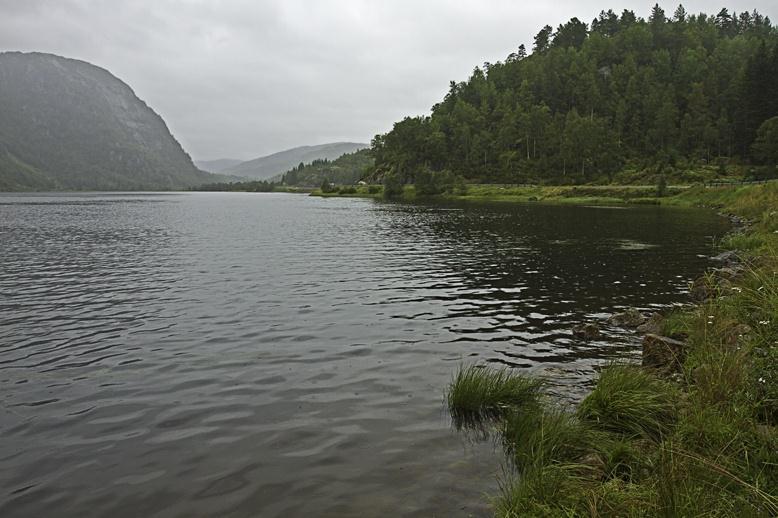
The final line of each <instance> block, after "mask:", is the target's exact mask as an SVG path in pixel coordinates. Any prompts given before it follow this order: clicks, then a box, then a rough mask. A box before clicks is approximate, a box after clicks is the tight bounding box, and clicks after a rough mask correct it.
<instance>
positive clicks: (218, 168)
mask: <svg viewBox="0 0 778 518" xmlns="http://www.w3.org/2000/svg"><path fill="white" fill-rule="evenodd" d="M242 162H243V160H238V159H237V158H217V159H216V160H195V161H194V164H195V165H196V166H197V167H199V168H200V169H202V170H203V171H208V172H209V173H221V172H223V171H226V170H227V169H229V168H231V167H235V166H236V165H238V164H240V163H242Z"/></svg>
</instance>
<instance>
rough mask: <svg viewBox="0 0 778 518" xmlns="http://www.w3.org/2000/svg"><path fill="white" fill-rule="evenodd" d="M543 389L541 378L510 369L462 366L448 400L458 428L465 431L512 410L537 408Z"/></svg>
mask: <svg viewBox="0 0 778 518" xmlns="http://www.w3.org/2000/svg"><path fill="white" fill-rule="evenodd" d="M542 385H543V383H542V381H541V380H539V379H537V378H532V377H529V376H526V375H524V374H521V373H518V372H516V371H511V370H509V369H507V368H504V369H490V368H486V367H481V366H478V365H468V366H461V367H460V368H459V370H458V371H457V372H456V374H455V375H454V379H453V380H452V382H451V385H450V386H449V390H448V393H447V395H446V400H447V403H448V408H449V411H450V413H451V416H452V417H453V419H454V422H455V424H456V425H457V426H458V427H461V426H463V425H465V424H467V423H471V422H478V421H481V420H484V419H493V418H497V417H500V416H503V415H504V414H505V412H507V411H508V410H510V409H514V408H525V407H530V406H533V405H536V404H537V403H538V398H539V396H540V389H541V387H542Z"/></svg>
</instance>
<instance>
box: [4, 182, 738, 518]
mask: <svg viewBox="0 0 778 518" xmlns="http://www.w3.org/2000/svg"><path fill="white" fill-rule="evenodd" d="M727 229H728V226H727V222H726V221H725V220H723V219H722V218H719V217H718V216H716V215H714V214H713V213H711V212H708V211H698V210H685V209H684V210H682V209H667V208H660V207H653V206H649V207H635V208H628V209H624V210H609V209H605V208H598V207H572V206H545V205H538V204H515V205H514V204H503V203H496V204H489V203H476V204H474V203H453V202H452V203H440V204H426V205H425V204H415V205H409V204H392V203H381V202H376V201H373V200H365V199H349V198H331V199H322V198H314V197H308V196H302V195H293V194H245V193H184V194H174V193H162V194H135V193H133V194H122V193H114V194H111V193H90V194H55V195H40V194H38V195H33V194H29V195H0V432H1V433H2V437H3V440H2V442H0V460H1V461H2V466H3V470H2V471H0V515H2V516H32V515H38V516H41V515H45V516H105V515H111V516H114V517H121V516H214V515H219V516H263V517H264V516H300V515H306V514H308V515H312V516H383V515H386V514H394V515H409V516H413V515H416V516H430V515H433V514H437V515H440V516H467V515H475V516H482V515H488V514H489V512H488V507H487V505H486V503H485V501H484V499H483V495H484V494H485V493H494V492H495V490H496V487H497V483H496V476H497V474H499V472H500V462H501V461H502V458H503V457H502V452H501V450H500V449H499V448H497V449H495V448H493V446H492V444H491V443H489V442H484V443H471V442H469V441H468V440H467V438H465V437H463V436H462V435H460V434H457V433H456V432H454V431H452V429H451V426H450V421H449V418H448V416H447V414H446V411H445V409H444V407H443V393H444V391H445V388H446V384H447V382H448V381H449V380H450V378H451V374H452V372H453V371H454V370H455V369H456V367H457V365H459V364H460V363H462V362H476V361H486V362H494V363H496V364H505V365H510V366H514V367H516V368H520V369H526V370H527V371H530V372H535V373H538V374H543V375H546V376H549V378H550V379H551V383H552V385H551V390H552V391H553V392H554V393H555V394H556V395H557V396H558V397H560V398H561V399H562V400H575V399H576V398H579V397H580V396H581V395H582V394H583V393H584V392H585V390H586V387H587V386H588V384H589V382H590V380H591V376H592V373H593V369H594V367H595V366H596V365H598V364H602V363H603V362H606V361H608V360H610V359H614V358H622V357H635V356H636V354H637V353H638V352H639V343H638V342H637V340H636V339H635V337H634V336H632V335H631V334H629V333H626V332H623V331H620V330H618V329H611V328H606V329H605V331H606V332H605V337H604V338H603V339H602V340H599V341H594V342H582V341H580V340H577V339H574V338H573V337H572V334H571V332H570V329H571V327H572V326H573V325H574V324H576V323H579V322H581V321H583V320H592V319H595V320H596V319H602V318H605V317H606V316H607V315H609V314H611V313H613V312H615V311H618V310H620V309H623V308H626V307H631V306H636V307H638V308H640V309H643V310H651V309H656V308H662V307H666V306H668V305H671V304H676V303H680V302H683V301H685V300H686V297H685V295H684V291H685V289H686V286H687V283H688V281H689V280H690V279H692V278H693V277H695V276H696V275H698V274H699V273H700V272H701V271H702V270H703V269H704V268H705V267H706V266H707V265H708V264H709V260H708V259H707V257H708V256H709V255H711V253H712V252H713V248H712V243H713V240H714V239H715V237H716V236H721V235H722V234H723V233H724V232H726V230H727Z"/></svg>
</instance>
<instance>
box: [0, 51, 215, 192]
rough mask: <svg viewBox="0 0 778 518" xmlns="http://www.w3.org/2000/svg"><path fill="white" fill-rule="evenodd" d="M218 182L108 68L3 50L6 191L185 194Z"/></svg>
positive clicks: (1, 172) (0, 158)
mask: <svg viewBox="0 0 778 518" xmlns="http://www.w3.org/2000/svg"><path fill="white" fill-rule="evenodd" d="M217 179H219V177H218V176H214V175H211V174H209V173H206V172H203V171H200V170H199V169H198V168H197V167H195V165H194V164H193V163H192V160H191V158H190V157H189V155H188V154H187V153H186V152H185V151H184V150H183V148H182V147H181V145H180V144H179V143H178V141H177V140H176V139H175V138H174V137H173V135H171V133H170V131H169V130H168V127H167V125H166V124H165V121H164V120H162V118H161V117H160V116H159V115H158V114H157V113H155V112H154V111H153V110H152V109H151V108H150V107H149V106H148V105H146V103H145V102H143V101H142V100H141V99H139V98H138V97H137V96H136V95H135V93H134V92H133V91H132V89H131V88H130V87H129V86H128V85H127V84H125V83H124V82H122V81H121V80H120V79H118V78H116V77H115V76H113V75H112V74H111V73H110V72H108V71H107V70H105V69H102V68H100V67H97V66H94V65H92V64H90V63H87V62H84V61H79V60H75V59H68V58H64V57H60V56H55V55H52V54H43V53H21V52H3V53H0V190H6V191H8V190H45V189H52V190H60V189H65V190H70V189H72V190H151V189H181V188H186V187H189V186H193V185H198V184H201V183H205V182H209V181H214V180H217Z"/></svg>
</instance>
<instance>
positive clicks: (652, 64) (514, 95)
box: [372, 5, 778, 183]
mask: <svg viewBox="0 0 778 518" xmlns="http://www.w3.org/2000/svg"><path fill="white" fill-rule="evenodd" d="M775 116H778V31H776V28H775V27H773V26H772V25H771V22H770V20H769V19H768V18H767V17H764V16H762V15H761V14H759V13H758V12H756V11H754V12H752V13H749V12H742V13H735V12H730V11H728V10H727V9H721V11H719V12H718V14H717V15H715V16H711V15H706V14H698V15H690V14H687V13H686V11H685V10H684V8H683V7H682V6H679V7H678V8H677V9H676V10H675V12H674V13H672V14H668V13H665V11H663V9H662V8H661V7H660V6H659V5H656V6H654V8H653V9H652V11H651V15H650V17H649V18H648V19H647V20H645V19H642V18H639V17H637V16H636V15H635V13H634V12H632V11H628V10H625V11H623V12H622V13H621V14H616V13H614V12H613V11H610V10H609V11H607V12H605V11H604V12H601V13H600V15H599V16H598V17H597V18H596V19H595V20H593V21H592V22H591V24H589V25H587V24H586V23H584V22H582V21H580V20H578V19H577V18H573V19H571V20H570V21H569V22H567V23H566V24H564V25H560V26H559V27H557V28H556V29H553V28H552V27H550V26H548V25H547V26H545V27H543V28H542V29H541V30H540V32H538V34H537V35H536V36H535V37H534V44H533V45H532V51H531V54H529V53H528V51H527V50H526V48H525V46H524V45H520V46H519V47H518V50H517V51H516V52H514V53H511V54H510V55H509V56H508V57H507V58H506V59H505V60H504V61H503V62H497V63H484V64H483V66H481V67H476V68H475V70H474V71H473V74H472V76H471V77H470V78H469V79H468V80H467V81H464V82H459V83H457V82H453V81H452V82H451V85H450V89H449V92H448V94H447V95H446V96H445V98H444V99H443V100H442V101H441V102H440V103H438V104H436V105H435V106H434V107H433V108H432V113H431V115H430V116H422V117H408V118H405V119H404V120H402V121H401V122H398V123H396V124H395V125H394V128H393V129H392V131H390V132H389V133H387V134H385V135H378V136H376V137H375V139H374V140H373V142H372V152H373V156H374V157H375V161H376V164H375V166H376V171H377V172H378V173H379V174H383V175H387V174H388V175H394V176H397V177H399V180H400V181H404V182H413V181H414V180H415V177H416V175H417V174H418V173H419V172H422V171H423V172H424V173H425V174H427V173H429V172H430V171H431V172H432V173H433V174H434V173H436V172H445V174H451V173H453V174H455V175H462V176H464V177H466V178H467V179H469V180H476V181H486V182H499V183H519V182H527V181H533V182H534V181H540V182H548V183H573V182H587V181H593V180H602V179H610V178H612V177H613V175H614V174H615V173H616V172H618V171H622V170H624V169H625V168H627V167H629V168H631V169H645V168H656V170H658V171H660V170H672V168H684V167H694V166H698V165H701V164H718V163H722V164H731V163H739V164H764V163H768V162H770V161H772V160H774V158H773V157H774V156H775V155H776V150H775V146H776V145H778V144H776V142H773V141H774V140H775V139H776V138H778V119H773V120H772V121H769V122H767V123H765V121H767V120H768V119H770V118H771V117H775ZM763 123H764V125H763ZM760 127H761V131H760ZM758 132H759V133H760V135H761V138H760V140H759V142H758V143H757V144H756V145H754V144H755V141H756V140H757V133H758ZM771 153H772V154H771ZM766 171H768V172H769V171H770V170H766Z"/></svg>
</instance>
